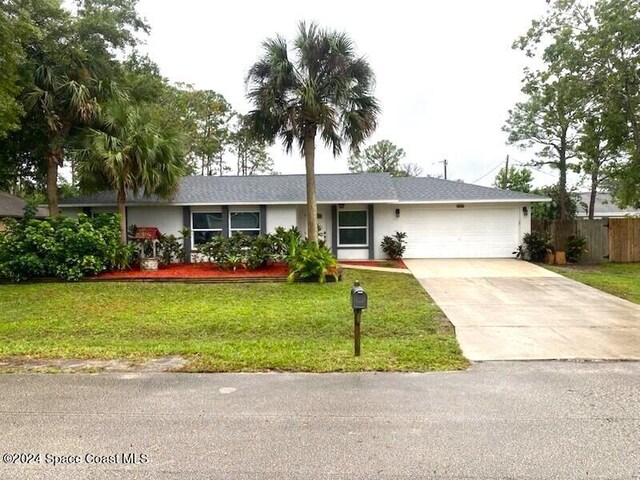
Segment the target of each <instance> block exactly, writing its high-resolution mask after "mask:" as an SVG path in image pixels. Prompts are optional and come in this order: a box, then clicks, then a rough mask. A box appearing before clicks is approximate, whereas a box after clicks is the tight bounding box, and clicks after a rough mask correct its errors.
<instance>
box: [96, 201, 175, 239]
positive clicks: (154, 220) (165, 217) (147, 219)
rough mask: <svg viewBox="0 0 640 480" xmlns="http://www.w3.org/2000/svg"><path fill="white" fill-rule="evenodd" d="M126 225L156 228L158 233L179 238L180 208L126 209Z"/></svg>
mask: <svg viewBox="0 0 640 480" xmlns="http://www.w3.org/2000/svg"><path fill="white" fill-rule="evenodd" d="M94 211H95V210H94ZM127 223H128V224H129V225H137V226H138V227H158V229H159V230H160V233H163V234H167V235H175V236H176V237H179V236H180V230H181V229H182V207H127Z"/></svg>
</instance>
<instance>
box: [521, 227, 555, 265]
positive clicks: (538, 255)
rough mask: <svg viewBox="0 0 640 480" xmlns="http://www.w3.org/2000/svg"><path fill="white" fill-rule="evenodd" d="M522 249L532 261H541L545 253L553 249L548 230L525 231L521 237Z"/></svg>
mask: <svg viewBox="0 0 640 480" xmlns="http://www.w3.org/2000/svg"><path fill="white" fill-rule="evenodd" d="M522 242H523V244H524V249H525V251H526V252H527V254H528V255H529V259H530V260H531V261H532V262H542V261H544V257H545V256H546V254H547V253H551V252H552V251H553V247H552V246H551V234H550V233H549V232H531V233H525V235H524V237H523V238H522Z"/></svg>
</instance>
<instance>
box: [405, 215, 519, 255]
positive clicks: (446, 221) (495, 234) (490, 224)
mask: <svg viewBox="0 0 640 480" xmlns="http://www.w3.org/2000/svg"><path fill="white" fill-rule="evenodd" d="M401 210H402V213H401V216H400V219H401V223H402V231H403V232H406V233H407V250H406V252H405V255H404V256H405V258H500V257H511V256H512V252H513V251H514V250H515V248H516V246H517V245H518V244H519V243H521V242H519V239H518V236H519V230H520V228H519V219H520V216H519V207H508V208H473V207H469V206H468V205H467V206H465V208H447V209H437V208H430V207H424V206H422V207H421V206H416V207H405V208H402V209H401Z"/></svg>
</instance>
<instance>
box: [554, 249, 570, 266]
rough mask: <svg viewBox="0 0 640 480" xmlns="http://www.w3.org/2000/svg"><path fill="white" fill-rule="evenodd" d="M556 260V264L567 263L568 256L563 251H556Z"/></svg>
mask: <svg viewBox="0 0 640 480" xmlns="http://www.w3.org/2000/svg"><path fill="white" fill-rule="evenodd" d="M555 261H556V265H566V264H567V256H566V255H565V253H564V252H563V251H559V252H556V255H555Z"/></svg>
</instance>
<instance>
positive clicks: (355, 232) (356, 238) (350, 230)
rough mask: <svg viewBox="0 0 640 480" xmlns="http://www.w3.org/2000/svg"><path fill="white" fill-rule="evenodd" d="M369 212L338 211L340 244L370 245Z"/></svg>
mask: <svg viewBox="0 0 640 480" xmlns="http://www.w3.org/2000/svg"><path fill="white" fill-rule="evenodd" d="M367 237H368V228H367V212H366V210H361V211H340V212H338V245H339V246H343V247H344V246H358V247H366V246H367V245H368V243H369V242H368V241H367Z"/></svg>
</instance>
